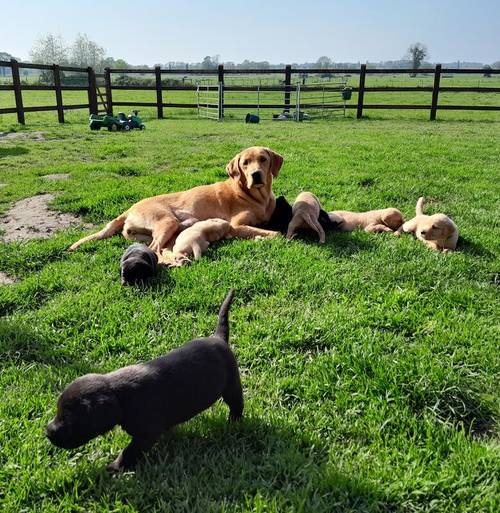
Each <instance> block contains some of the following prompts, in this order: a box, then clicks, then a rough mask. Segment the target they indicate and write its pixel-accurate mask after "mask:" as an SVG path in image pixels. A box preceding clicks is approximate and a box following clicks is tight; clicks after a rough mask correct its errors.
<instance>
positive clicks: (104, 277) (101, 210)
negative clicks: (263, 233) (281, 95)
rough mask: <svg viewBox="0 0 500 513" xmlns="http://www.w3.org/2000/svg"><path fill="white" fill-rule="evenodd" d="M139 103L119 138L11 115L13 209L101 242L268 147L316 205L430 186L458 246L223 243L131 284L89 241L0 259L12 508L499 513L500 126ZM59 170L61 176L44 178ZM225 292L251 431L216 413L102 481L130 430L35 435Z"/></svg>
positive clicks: (4, 167)
mask: <svg viewBox="0 0 500 513" xmlns="http://www.w3.org/2000/svg"><path fill="white" fill-rule="evenodd" d="M417 80H420V79H417ZM491 83H493V80H492V81H491ZM0 94H1V93H0ZM127 94H128V95H130V94H133V95H134V97H136V98H139V97H140V98H141V99H145V98H147V97H148V95H147V94H145V93H127ZM119 96H121V94H119V93H116V95H115V98H118V97H119ZM410 97H411V95H410ZM386 99H387V98H386ZM74 100H75V103H76V102H78V101H81V100H80V99H78V97H76V96H75V98H74ZM380 100H381V101H382V98H380ZM186 101H190V100H189V98H188V95H187V94H186ZM352 101H355V99H353V100H352ZM370 101H371V100H370ZM414 101H420V100H419V99H417V98H415V99H414ZM466 101H470V99H469V100H466ZM492 101H493V100H492ZM29 102H30V103H48V102H50V98H48V96H47V95H46V94H45V93H43V94H40V93H30V98H29ZM124 110H127V109H124ZM142 110H143V111H144V116H145V118H146V122H147V129H146V131H145V132H139V131H133V132H130V133H109V132H107V131H101V132H91V131H90V130H89V129H88V127H87V126H86V124H85V121H86V118H87V113H86V112H85V111H82V112H78V113H76V112H69V113H68V114H67V119H68V123H66V124H65V125H61V126H60V125H58V123H57V117H56V114H55V113H43V114H27V121H28V124H27V126H26V127H20V126H19V125H17V124H16V123H15V118H14V117H13V116H0V131H9V130H17V131H21V132H24V131H27V132H28V133H29V131H31V130H36V131H42V132H43V133H44V134H45V140H44V141H34V140H9V141H5V140H4V141H0V183H1V184H3V187H1V188H0V212H1V213H5V212H7V211H8V209H9V208H10V206H11V205H12V204H13V203H14V202H15V201H17V200H18V199H21V198H26V197H29V196H32V195H35V194H40V193H45V192H52V193H54V194H56V195H57V197H56V199H55V201H54V202H53V204H52V208H54V209H57V210H62V211H67V212H73V213H76V214H78V215H81V216H83V218H84V219H85V220H86V221H89V222H92V223H95V224H96V225H98V226H102V225H103V224H104V223H105V222H107V221H109V220H110V219H111V218H112V217H114V216H116V215H117V214H118V213H120V212H122V211H123V210H125V209H126V208H128V206H130V205H131V204H132V203H133V202H135V201H137V200H139V199H141V198H144V197H147V196H151V195H155V194H159V193H164V192H169V191H179V190H183V189H186V188H189V187H192V186H195V185H200V184H207V183H213V182H216V181H218V180H223V179H225V177H226V173H225V165H226V163H227V162H228V161H229V159H231V158H232V157H233V155H235V154H236V153H237V152H238V151H239V150H241V149H242V148H245V147H247V146H250V145H254V144H262V145H266V146H270V147H271V148H273V149H275V150H276V151H278V152H280V153H281V154H282V155H283V156H284V159H285V161H284V165H283V168H282V170H281V173H280V175H279V176H278V177H277V178H276V180H275V182H274V190H275V192H276V194H277V195H279V194H284V195H286V197H287V198H288V199H289V200H290V201H293V199H294V198H295V196H296V195H297V194H298V193H299V192H300V191H302V190H310V191H313V192H315V193H316V194H317V195H318V196H319V198H320V200H321V202H322V204H323V206H324V208H325V209H327V210H330V209H333V208H345V209H355V210H367V209H371V208H380V207H387V206H395V207H398V208H400V209H401V210H402V211H403V213H404V214H405V216H406V217H407V218H408V217H410V216H412V215H413V213H414V208H415V202H416V199H417V198H418V196H420V195H422V194H423V195H425V196H427V197H428V198H429V205H428V211H429V212H438V211H443V212H446V213H447V214H449V215H450V216H451V217H452V218H453V219H454V220H455V222H456V223H457V224H458V226H459V228H460V235H461V236H460V241H459V247H458V251H457V252H456V253H454V254H450V255H442V254H435V253H433V252H431V251H430V250H428V249H427V248H425V247H424V246H423V245H422V244H420V243H419V242H418V241H415V240H413V239H412V237H410V236H405V237H402V238H400V239H398V238H396V237H394V236H392V235H391V234H381V235H374V234H368V233H364V232H354V233H352V234H343V233H332V234H329V235H328V237H327V241H326V244H325V245H323V246H320V245H318V244H317V242H316V240H315V239H314V238H306V239H296V240H293V241H291V242H287V241H285V240H284V239H283V238H278V239H275V240H267V241H266V240H260V241H241V240H229V241H224V242H221V243H216V244H213V245H212V246H211V247H210V249H209V251H208V252H207V254H206V255H205V256H204V257H203V258H202V259H201V260H200V261H198V262H196V263H195V264H193V265H192V266H190V267H185V268H180V269H173V270H166V269H165V270H163V271H162V272H161V274H160V277H159V278H158V280H157V281H156V282H155V283H154V284H152V286H150V287H147V288H144V289H141V288H124V287H121V286H120V283H119V275H118V273H119V259H120V256H121V254H122V253H123V251H124V250H125V248H126V247H127V245H128V243H127V242H126V241H125V240H124V239H123V238H121V237H114V238H112V239H109V240H106V241H101V242H98V243H91V244H89V245H87V246H85V247H82V248H81V250H80V251H77V252H75V253H72V254H70V253H67V252H65V249H66V248H67V247H68V246H69V244H70V243H71V242H73V241H75V240H76V239H78V238H79V237H81V236H82V235H83V234H84V233H88V230H77V229H73V230H70V231H66V232H62V233H59V234H58V235H56V236H54V237H52V238H51V239H48V240H34V241H31V242H28V243H23V244H21V243H11V244H5V243H0V271H3V272H5V273H7V274H8V275H10V276H12V277H15V278H17V280H18V282H17V283H15V284H14V285H9V286H0V315H1V317H0V390H1V397H2V399H1V401H0V447H1V451H0V509H1V510H2V511H5V512H9V513H20V512H28V511H29V512H31V511H36V512H43V513H64V512H102V513H112V512H127V513H132V512H134V513H135V512H137V513H139V512H148V513H149V512H162V513H163V512H186V513H194V512H203V513H210V512H213V513H216V512H226V513H236V512H238V513H242V512H262V513H263V512H266V513H269V512H271V513H282V512H289V513H292V512H293V513H295V512H307V513H309V512H315V513H316V512H318V513H332V512H334V511H338V512H342V513H348V512H351V513H354V512H357V513H375V512H377V513H379V512H380V513H384V512H385V513H387V512H392V513H417V512H418V513H424V512H440V513H441V512H449V513H458V512H460V513H465V512H467V513H496V512H497V511H498V498H499V492H500V490H499V485H498V476H499V475H500V463H499V462H500V451H499V443H498V442H499V438H498V435H499V429H498V418H499V413H500V403H499V397H500V388H499V380H498V376H499V375H500V364H499V358H498V340H499V329H498V320H499V312H500V303H499V296H498V279H499V278H498V272H499V270H500V246H499V241H500V225H499V219H500V215H499V214H500V208H499V207H500V204H499V198H500V168H499V162H500V120H499V119H498V115H496V116H495V115H493V113H476V114H471V113H463V112H462V113H454V114H452V113H443V114H440V115H439V118H440V119H443V120H445V121H443V122H440V121H438V122H437V123H430V122H429V121H427V117H428V112H420V113H411V112H387V113H382V112H380V111H377V112H368V115H369V118H368V119H366V120H362V121H361V122H357V121H356V120H353V119H347V120H345V121H344V120H340V121H339V122H335V123H331V122H326V121H321V120H316V121H313V122H311V123H288V122H285V123H273V122H266V123H261V124H260V125H245V124H244V123H243V122H241V116H242V115H243V114H244V112H241V113H239V114H238V116H239V122H224V123H217V122H212V121H206V120H197V119H193V120H186V119H175V117H177V116H181V115H185V113H184V114H183V113H182V112H181V111H180V110H177V111H170V110H167V112H166V116H167V119H165V120H156V119H154V115H155V111H154V110H152V109H149V110H148V109H142ZM349 115H350V116H352V115H353V113H352V112H350V113H349ZM387 117H392V118H393V119H387ZM404 118H407V119H404ZM410 118H413V119H410ZM415 118H416V119H415ZM52 173H69V174H70V177H69V178H68V179H67V180H61V181H47V180H45V179H43V178H41V176H42V175H46V174H52ZM230 287H234V288H235V289H236V299H235V303H234V305H233V308H232V311H231V316H230V317H231V321H230V322H231V344H232V346H233V348H234V351H235V354H236V356H237V358H238V361H239V364H240V367H241V373H242V382H243V388H244V393H245V400H246V409H245V417H246V418H245V419H244V420H243V422H242V423H240V424H233V425H227V423H226V416H227V409H226V407H225V405H223V404H217V405H216V406H215V407H214V408H211V409H210V410H209V411H207V412H205V413H203V414H202V415H200V416H199V417H197V418H196V419H194V420H193V421H190V422H188V423H187V424H185V425H183V426H180V427H179V428H177V429H175V430H174V431H173V432H172V433H171V434H169V435H166V436H165V437H164V439H163V440H162V441H161V442H160V443H159V445H158V446H157V447H156V448H155V450H154V451H152V453H151V454H150V456H149V458H148V459H147V461H146V462H145V463H144V464H143V465H141V466H140V467H139V469H138V470H137V472H136V473H132V474H125V475H121V476H118V477H113V478H111V477H109V476H108V475H107V474H106V472H105V471H104V467H105V465H106V463H108V462H109V461H110V460H111V459H112V458H114V457H115V456H116V454H117V453H118V451H119V450H120V449H121V448H123V447H124V445H125V444H126V443H127V440H128V436H127V435H126V434H125V433H124V432H123V431H121V430H119V429H117V430H115V431H113V432H112V433H110V434H108V435H106V436H103V437H101V438H99V439H97V440H95V441H94V442H92V443H90V444H88V445H87V446H85V447H83V448H81V449H79V450H74V451H63V450H58V449H55V448H54V447H51V446H50V444H49V443H48V441H47V440H46V439H45V438H44V434H43V433H44V427H45V425H46V423H47V422H48V420H49V419H50V418H51V417H52V416H53V415H54V412H55V408H56V398H57V395H58V394H59V393H60V391H61V390H62V388H63V387H64V386H65V385H66V384H67V383H68V382H70V381H71V380H72V379H74V378H75V377H77V376H78V375H81V374H83V373H87V372H107V371H110V370H111V369H115V368H117V367H120V366H123V365H127V364H131V363H135V362H138V361H144V360H147V359H150V358H153V357H155V356H158V355H161V354H164V353H165V352H167V351H169V350H170V349H173V348H175V347H177V346H179V345H180V344H182V343H183V342H184V341H186V340H188V339H190V338H192V337H195V336H200V335H207V334H210V333H211V332H212V330H213V329H214V325H215V319H216V311H217V308H218V306H219V304H220V301H221V299H222V298H223V297H224V295H225V294H226V292H227V290H228V289H229V288H230Z"/></svg>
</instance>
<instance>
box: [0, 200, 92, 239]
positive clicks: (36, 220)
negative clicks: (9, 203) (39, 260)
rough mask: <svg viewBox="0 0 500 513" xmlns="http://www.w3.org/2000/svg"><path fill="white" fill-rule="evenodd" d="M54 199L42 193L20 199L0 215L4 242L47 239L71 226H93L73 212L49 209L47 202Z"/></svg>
mask: <svg viewBox="0 0 500 513" xmlns="http://www.w3.org/2000/svg"><path fill="white" fill-rule="evenodd" d="M53 199H54V195H53V194H40V195H39V196H33V197H31V198H26V199H23V200H21V201H18V202H17V203H16V204H15V205H14V206H13V207H12V208H11V209H10V210H9V211H8V212H7V213H6V214H4V215H3V216H2V217H0V231H1V233H2V235H0V238H1V239H2V240H3V241H4V242H13V241H23V240H29V239H46V238H48V237H50V236H51V235H53V234H54V233H55V232H57V231H59V230H64V229H65V228H69V227H71V226H85V227H87V228H88V227H90V226H91V225H89V224H85V223H83V222H82V221H81V219H79V218H78V217H75V216H73V215H71V214H64V213H62V212H56V211H54V210H49V208H48V207H47V204H48V203H49V202H50V201H52V200H53Z"/></svg>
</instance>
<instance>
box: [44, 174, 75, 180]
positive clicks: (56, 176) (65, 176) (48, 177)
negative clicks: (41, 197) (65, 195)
mask: <svg viewBox="0 0 500 513" xmlns="http://www.w3.org/2000/svg"><path fill="white" fill-rule="evenodd" d="M70 176H71V175H70V174H69V173H53V174H50V175H42V176H40V178H45V180H52V181H57V180H67V179H68V178H69V177H70Z"/></svg>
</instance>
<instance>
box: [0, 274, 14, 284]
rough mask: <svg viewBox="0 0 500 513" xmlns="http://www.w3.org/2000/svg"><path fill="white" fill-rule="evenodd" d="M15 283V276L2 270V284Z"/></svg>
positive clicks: (0, 281)
mask: <svg viewBox="0 0 500 513" xmlns="http://www.w3.org/2000/svg"><path fill="white" fill-rule="evenodd" d="M13 283H16V280H15V279H14V278H11V277H10V276H9V275H8V274H5V273H3V272H2V271H0V285H12V284H13Z"/></svg>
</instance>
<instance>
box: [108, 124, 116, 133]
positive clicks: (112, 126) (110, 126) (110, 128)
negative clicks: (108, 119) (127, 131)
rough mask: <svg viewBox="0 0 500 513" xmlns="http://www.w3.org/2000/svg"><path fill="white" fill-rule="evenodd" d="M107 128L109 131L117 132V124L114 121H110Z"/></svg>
mask: <svg viewBox="0 0 500 513" xmlns="http://www.w3.org/2000/svg"><path fill="white" fill-rule="evenodd" d="M108 130H109V131H110V132H118V125H117V124H116V123H112V124H111V125H109V127H108Z"/></svg>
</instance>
